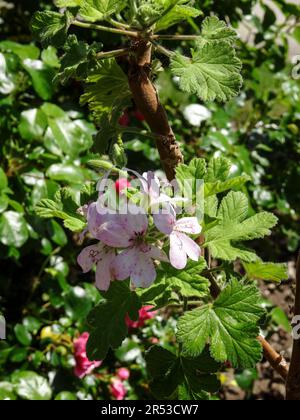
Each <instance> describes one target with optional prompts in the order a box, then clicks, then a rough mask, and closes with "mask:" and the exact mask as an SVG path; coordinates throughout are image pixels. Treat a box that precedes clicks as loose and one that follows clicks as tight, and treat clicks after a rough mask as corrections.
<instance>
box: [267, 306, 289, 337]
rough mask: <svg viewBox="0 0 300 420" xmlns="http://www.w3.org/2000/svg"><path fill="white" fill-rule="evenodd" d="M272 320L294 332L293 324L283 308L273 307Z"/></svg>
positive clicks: (287, 330)
mask: <svg viewBox="0 0 300 420" xmlns="http://www.w3.org/2000/svg"><path fill="white" fill-rule="evenodd" d="M270 315H271V318H272V321H273V322H274V323H275V324H277V325H278V326H279V327H281V328H283V329H284V330H285V331H286V332H287V333H291V332H292V326H291V323H290V320H289V318H288V317H287V314H286V313H285V312H284V310H283V309H281V308H274V309H272V311H271V313H270Z"/></svg>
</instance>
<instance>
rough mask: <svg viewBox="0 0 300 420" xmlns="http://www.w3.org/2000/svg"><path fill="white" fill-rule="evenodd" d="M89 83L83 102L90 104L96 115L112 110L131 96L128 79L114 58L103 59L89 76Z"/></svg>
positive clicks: (82, 98)
mask: <svg viewBox="0 0 300 420" xmlns="http://www.w3.org/2000/svg"><path fill="white" fill-rule="evenodd" d="M87 83H88V84H87V86H86V89H85V94H84V95H82V97H81V103H82V104H86V103H87V104H89V107H90V109H91V111H93V112H94V113H95V114H96V115H101V114H102V113H103V112H109V113H110V112H112V108H113V107H115V106H116V105H119V104H120V103H123V102H124V101H125V100H126V101H129V98H130V97H131V93H130V90H129V86H128V79H127V77H126V75H125V73H124V72H123V71H122V69H121V67H120V66H119V65H118V64H117V62H116V60H115V59H114V58H109V59H106V60H102V61H101V62H100V63H99V65H98V66H97V68H96V69H95V70H94V71H93V72H92V73H91V74H90V75H89V76H88V78H87Z"/></svg>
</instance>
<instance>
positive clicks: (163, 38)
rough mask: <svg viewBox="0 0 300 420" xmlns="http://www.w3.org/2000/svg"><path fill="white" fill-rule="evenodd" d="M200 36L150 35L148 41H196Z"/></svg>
mask: <svg viewBox="0 0 300 420" xmlns="http://www.w3.org/2000/svg"><path fill="white" fill-rule="evenodd" d="M200 38H201V37H200V35H159V34H157V35H152V36H151V37H150V41H152V40H154V41H155V40H158V41H198V40H199V39H200Z"/></svg>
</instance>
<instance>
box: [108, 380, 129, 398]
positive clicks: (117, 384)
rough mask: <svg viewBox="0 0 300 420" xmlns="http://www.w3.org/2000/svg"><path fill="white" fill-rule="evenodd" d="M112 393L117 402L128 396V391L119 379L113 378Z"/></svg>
mask: <svg viewBox="0 0 300 420" xmlns="http://www.w3.org/2000/svg"><path fill="white" fill-rule="evenodd" d="M110 392H111V394H112V396H113V397H114V398H115V399H116V400H118V401H121V400H124V398H125V396H126V394H127V389H126V388H125V386H124V384H123V382H122V381H121V380H120V379H119V378H112V380H111V385H110Z"/></svg>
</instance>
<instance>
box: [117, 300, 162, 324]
mask: <svg viewBox="0 0 300 420" xmlns="http://www.w3.org/2000/svg"><path fill="white" fill-rule="evenodd" d="M152 309H153V306H151V305H146V306H143V307H142V308H141V309H140V310H139V319H138V320H137V321H132V320H131V319H130V318H129V315H128V314H127V315H126V317H125V322H126V325H127V327H128V328H143V326H144V325H145V322H146V321H147V320H148V319H152V318H154V317H155V316H156V314H157V312H156V311H152Z"/></svg>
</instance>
